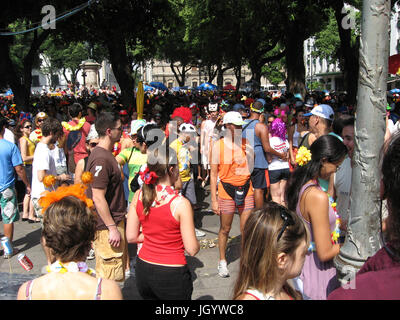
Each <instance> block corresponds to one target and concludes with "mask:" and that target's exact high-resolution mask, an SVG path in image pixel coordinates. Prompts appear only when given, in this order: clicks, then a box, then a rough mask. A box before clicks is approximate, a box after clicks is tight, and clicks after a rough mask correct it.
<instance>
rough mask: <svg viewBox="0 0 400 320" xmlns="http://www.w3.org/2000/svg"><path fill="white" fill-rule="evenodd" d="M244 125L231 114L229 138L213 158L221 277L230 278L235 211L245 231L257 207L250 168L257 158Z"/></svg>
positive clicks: (226, 121)
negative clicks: (229, 252)
mask: <svg viewBox="0 0 400 320" xmlns="http://www.w3.org/2000/svg"><path fill="white" fill-rule="evenodd" d="M243 123H244V122H243V119H242V116H241V115H240V114H239V113H238V112H235V111H230V112H227V113H226V114H225V116H224V120H223V124H224V126H225V128H226V134H225V137H223V138H221V139H220V140H218V141H217V142H215V143H214V146H213V149H212V155H211V157H212V162H211V177H210V186H211V205H212V210H213V211H214V213H216V214H218V215H219V216H220V230H219V233H218V245H219V254H220V261H219V264H218V273H219V275H220V276H221V277H228V276H229V271H228V268H227V262H226V257H225V253H226V244H227V240H228V236H229V232H230V229H231V226H232V221H233V215H234V213H235V210H236V208H237V209H238V212H239V214H240V230H241V232H242V231H243V228H244V225H245V222H246V219H247V217H248V216H249V214H250V212H251V210H252V209H253V208H254V191H253V187H252V184H251V181H250V168H249V165H252V163H250V162H249V160H248V159H254V155H253V152H252V150H251V147H250V145H249V144H248V143H247V140H246V139H242V125H243ZM218 178H219V183H218V187H217V180H218ZM217 189H218V196H217Z"/></svg>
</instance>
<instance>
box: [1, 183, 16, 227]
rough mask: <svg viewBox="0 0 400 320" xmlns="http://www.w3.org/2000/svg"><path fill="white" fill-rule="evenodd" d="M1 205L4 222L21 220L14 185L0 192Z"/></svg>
mask: <svg viewBox="0 0 400 320" xmlns="http://www.w3.org/2000/svg"><path fill="white" fill-rule="evenodd" d="M0 207H1V218H2V220H3V223H4V224H11V223H13V222H15V221H18V220H19V210H18V199H17V193H16V191H15V188H14V186H12V187H9V188H7V189H5V190H3V191H1V192H0Z"/></svg>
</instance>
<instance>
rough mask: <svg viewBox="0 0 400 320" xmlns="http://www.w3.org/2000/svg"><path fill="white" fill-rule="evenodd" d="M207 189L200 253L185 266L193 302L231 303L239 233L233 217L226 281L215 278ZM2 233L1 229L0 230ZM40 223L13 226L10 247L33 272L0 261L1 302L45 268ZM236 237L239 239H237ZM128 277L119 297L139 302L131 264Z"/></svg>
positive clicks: (199, 216) (214, 220) (214, 225)
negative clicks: (23, 257) (27, 261)
mask: <svg viewBox="0 0 400 320" xmlns="http://www.w3.org/2000/svg"><path fill="white" fill-rule="evenodd" d="M209 188H210V187H209V186H206V190H205V192H203V191H202V190H197V195H198V201H199V202H200V203H201V204H202V210H201V211H199V212H196V219H195V220H196V226H197V227H198V228H199V229H200V230H202V231H204V232H205V233H206V236H205V237H202V238H199V240H200V246H201V249H200V251H199V253H198V254H197V255H196V256H195V257H187V261H188V266H189V268H190V270H191V271H192V276H193V287H194V289H193V294H192V299H193V300H229V299H231V296H232V292H233V286H234V282H235V280H236V276H237V272H238V269H239V251H240V236H239V235H240V229H239V216H238V215H237V214H235V217H234V220H233V224H232V229H231V233H230V237H231V239H230V241H229V244H228V248H227V260H228V269H229V271H230V277H229V278H221V277H220V276H219V275H218V271H217V265H218V257H219V254H218V241H217V237H218V230H219V217H218V216H217V215H214V214H213V213H211V212H209V211H208V210H209V207H210V205H209V204H210V202H211V199H210V195H209ZM1 231H2V229H1ZM40 234H41V227H40V223H34V224H29V223H28V222H22V221H21V220H20V221H18V222H16V223H15V231H14V241H13V244H14V246H16V247H17V248H19V249H20V250H21V252H24V253H25V254H26V255H27V256H28V257H29V258H30V259H31V260H32V262H33V269H32V270H31V271H29V272H28V271H25V270H24V269H23V268H22V266H21V265H20V264H19V262H18V260H17V256H14V257H12V258H11V259H9V260H8V259H4V258H3V257H0V300H13V299H16V296H17V292H18V288H19V287H20V285H21V284H22V283H24V282H25V281H28V280H30V279H34V278H36V277H39V276H40V275H41V271H42V268H43V267H44V266H45V265H46V257H45V254H44V252H43V250H42V247H41V245H40ZM238 236H239V237H238ZM129 252H130V258H131V261H132V258H133V257H134V255H135V252H136V245H135V244H130V245H129ZM87 263H88V266H89V267H91V268H93V269H94V268H95V260H88V261H87ZM131 274H132V275H131V277H130V278H129V279H127V280H125V283H124V285H123V287H122V293H123V296H124V299H125V300H141V297H140V295H139V293H138V292H137V289H136V285H135V276H134V267H133V266H132V263H131Z"/></svg>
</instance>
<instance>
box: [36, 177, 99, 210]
mask: <svg viewBox="0 0 400 320" xmlns="http://www.w3.org/2000/svg"><path fill="white" fill-rule="evenodd" d="M86 189H87V187H86V186H85V185H83V184H73V185H70V186H61V187H58V188H57V190H55V191H51V192H50V191H45V192H43V193H42V197H41V198H40V199H39V205H40V206H41V207H42V212H45V211H46V210H47V208H48V207H49V206H50V205H52V204H53V203H54V202H58V201H60V200H61V199H63V198H65V197H68V196H73V197H75V198H78V199H79V200H81V201H83V202H84V203H85V204H86V206H87V207H88V208H89V209H90V208H93V207H94V204H93V201H92V199H89V198H88V197H87V196H86V194H85V190H86Z"/></svg>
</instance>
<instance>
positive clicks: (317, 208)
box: [304, 188, 340, 262]
mask: <svg viewBox="0 0 400 320" xmlns="http://www.w3.org/2000/svg"><path fill="white" fill-rule="evenodd" d="M304 201H305V208H306V209H305V211H306V212H307V213H308V216H309V218H310V220H309V221H310V223H311V227H312V230H313V234H314V241H315V247H316V250H317V255H318V258H319V259H320V260H321V261H322V262H326V261H330V260H332V259H333V258H334V257H336V256H337V255H338V254H339V250H340V245H339V244H332V242H331V230H330V225H329V200H328V197H327V195H326V193H325V192H324V191H321V190H318V189H316V188H313V189H312V190H310V192H308V193H307V194H306V198H305V199H304Z"/></svg>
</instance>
